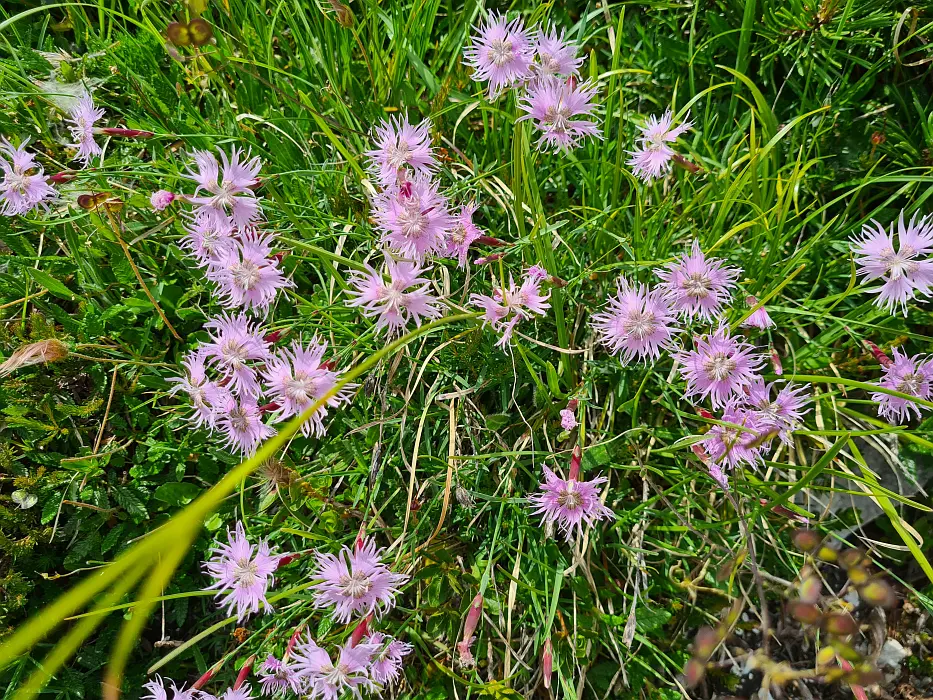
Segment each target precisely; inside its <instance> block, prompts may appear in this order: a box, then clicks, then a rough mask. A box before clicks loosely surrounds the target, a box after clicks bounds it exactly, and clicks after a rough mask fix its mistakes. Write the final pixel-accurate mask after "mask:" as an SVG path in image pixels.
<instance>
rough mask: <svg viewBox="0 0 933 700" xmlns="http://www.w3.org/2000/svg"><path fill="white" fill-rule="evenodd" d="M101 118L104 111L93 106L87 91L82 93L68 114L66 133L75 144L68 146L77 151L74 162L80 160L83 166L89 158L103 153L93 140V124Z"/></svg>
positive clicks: (88, 161)
mask: <svg viewBox="0 0 933 700" xmlns="http://www.w3.org/2000/svg"><path fill="white" fill-rule="evenodd" d="M102 116H104V110H103V109H100V108H98V107H95V106H94V100H93V98H92V97H91V94H90V93H89V92H88V91H87V90H84V91H82V93H81V95H80V96H79V97H78V101H77V102H76V103H75V105H74V107H72V108H71V110H70V112H69V117H68V120H67V121H68V124H69V126H68V131H70V132H71V138H73V139H74V140H75V143H71V144H68V145H69V146H71V147H73V148H77V149H78V152H77V153H76V154H75V160H80V161H81V162H82V163H83V164H84V165H85V166H86V165H87V164H88V163H90V162H91V158H93V157H94V156H99V155H101V154H102V153H103V152H104V150H103V149H102V148H101V147H100V146H98V145H97V142H96V141H95V140H94V124H95V122H96V121H97V120H98V119H100V118H101V117H102Z"/></svg>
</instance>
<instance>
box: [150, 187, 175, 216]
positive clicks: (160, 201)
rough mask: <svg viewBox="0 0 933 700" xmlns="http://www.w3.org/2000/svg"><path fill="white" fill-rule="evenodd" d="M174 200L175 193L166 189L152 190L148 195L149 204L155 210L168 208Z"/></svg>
mask: <svg viewBox="0 0 933 700" xmlns="http://www.w3.org/2000/svg"><path fill="white" fill-rule="evenodd" d="M174 201H175V193H174V192H169V191H168V190H158V191H156V192H153V193H152V196H151V197H149V204H151V205H152V208H153V209H155V210H156V211H164V210H165V209H168V208H169V207H170V206H171V205H172V202H174Z"/></svg>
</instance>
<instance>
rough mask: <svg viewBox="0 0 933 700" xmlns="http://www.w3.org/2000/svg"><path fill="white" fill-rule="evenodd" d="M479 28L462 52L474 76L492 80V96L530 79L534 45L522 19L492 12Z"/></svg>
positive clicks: (481, 79) (480, 79)
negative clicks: (470, 42) (509, 19)
mask: <svg viewBox="0 0 933 700" xmlns="http://www.w3.org/2000/svg"><path fill="white" fill-rule="evenodd" d="M476 31H477V34H476V35H474V36H473V43H472V44H471V45H470V46H468V47H467V48H466V49H464V51H463V58H464V61H463V62H464V63H466V64H467V65H468V66H470V67H471V68H472V69H473V78H474V79H476V80H478V81H484V82H488V83H489V97H490V99H495V98H496V97H498V96H499V94H500V93H501V92H502V91H503V90H505V89H506V88H509V87H511V86H512V85H515V84H516V83H520V82H523V81H525V80H528V79H529V78H531V62H532V61H533V60H534V55H535V47H534V44H533V42H532V38H531V35H530V34H529V33H528V32H527V31H526V30H525V25H524V24H523V22H522V20H521V19H514V20H512V21H511V22H508V21H506V19H505V17H504V16H503V15H500V14H498V13H496V12H490V13H489V15H488V16H487V17H486V21H485V22H484V23H483V24H482V25H481V26H480V27H478V28H477V30H476Z"/></svg>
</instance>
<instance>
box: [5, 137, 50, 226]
mask: <svg viewBox="0 0 933 700" xmlns="http://www.w3.org/2000/svg"><path fill="white" fill-rule="evenodd" d="M28 143H29V139H24V140H23V142H22V143H20V145H19V146H17V147H16V148H14V147H13V144H11V143H10V142H9V141H7V140H6V139H5V138H3V137H2V136H0V168H2V170H3V182H0V214H3V215H4V216H19V215H22V214H28V213H29V212H30V211H32V210H33V209H35V208H36V207H38V206H42V207H45V208H46V209H47V208H48V205H47V204H46V202H47V201H49V200H50V199H54V198H55V197H56V196H57V195H56V192H55V188H54V187H52V186H51V185H49V178H48V176H46V175H45V173H44V171H43V170H42V166H40V165H39V164H38V163H36V157H35V156H34V155H33V154H32V153H27V152H26V144H28ZM30 172H32V174H31V175H30V174H29V173H30Z"/></svg>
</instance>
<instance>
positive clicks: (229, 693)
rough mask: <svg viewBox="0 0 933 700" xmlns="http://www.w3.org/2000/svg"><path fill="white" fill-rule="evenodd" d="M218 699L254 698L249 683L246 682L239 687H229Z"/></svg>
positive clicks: (242, 699)
mask: <svg viewBox="0 0 933 700" xmlns="http://www.w3.org/2000/svg"><path fill="white" fill-rule="evenodd" d="M217 700H253V693H252V692H251V691H250V689H249V683H244V684H243V685H241V686H240V687H239V688H235V689H234V688H227V689H226V690H225V691H224V694H223V695H221V696H220V697H219V698H217Z"/></svg>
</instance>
